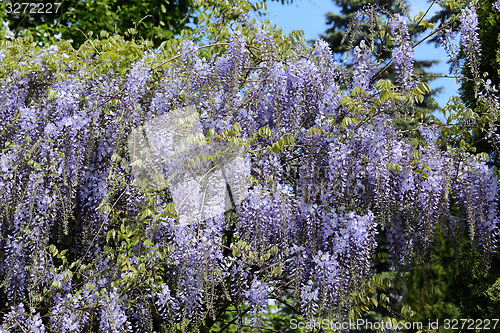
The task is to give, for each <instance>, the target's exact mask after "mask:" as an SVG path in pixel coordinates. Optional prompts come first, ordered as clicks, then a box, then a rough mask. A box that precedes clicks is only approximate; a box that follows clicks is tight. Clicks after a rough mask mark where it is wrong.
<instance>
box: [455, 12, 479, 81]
mask: <svg viewBox="0 0 500 333" xmlns="http://www.w3.org/2000/svg"><path fill="white" fill-rule="evenodd" d="M478 29H479V21H478V18H477V13H476V7H475V6H474V5H472V4H470V5H469V6H467V7H466V8H464V9H463V10H462V13H461V15H460V36H461V43H460V44H461V45H462V47H463V50H464V52H465V55H466V57H467V61H468V66H469V68H470V70H471V72H472V75H473V76H474V79H476V80H478V79H479V75H480V73H479V62H480V61H481V43H480V42H479V37H478V33H477V30H478Z"/></svg>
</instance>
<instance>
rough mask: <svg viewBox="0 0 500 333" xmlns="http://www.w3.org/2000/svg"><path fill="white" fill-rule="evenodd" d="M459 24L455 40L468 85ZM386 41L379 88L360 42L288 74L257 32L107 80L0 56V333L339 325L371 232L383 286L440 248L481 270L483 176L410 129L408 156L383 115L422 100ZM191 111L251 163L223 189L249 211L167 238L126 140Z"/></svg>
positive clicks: (45, 52)
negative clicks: (449, 242)
mask: <svg viewBox="0 0 500 333" xmlns="http://www.w3.org/2000/svg"><path fill="white" fill-rule="evenodd" d="M473 10H474V7H473V6H470V7H467V8H466V9H465V10H464V12H463V24H462V34H463V37H462V38H463V39H464V43H465V51H466V52H467V53H468V54H471V57H473V58H471V60H470V61H471V63H472V66H473V67H474V66H475V65H474V64H475V60H474V59H477V57H478V56H479V50H480V49H479V48H478V47H477V46H474V45H476V43H477V40H476V39H475V37H474V36H475V35H474V34H475V32H476V28H475V27H476V25H475V23H474V22H475V21H471V20H469V19H468V18H471V17H473V16H471V14H470V12H471V11H473ZM389 26H390V31H391V34H393V35H394V36H395V39H394V40H395V41H396V42H397V45H396V46H395V49H394V51H393V59H392V62H393V65H394V67H395V69H396V73H397V78H398V80H397V82H395V83H390V82H389V81H387V80H379V81H378V82H377V83H376V84H375V85H371V84H370V81H371V80H372V79H373V77H374V75H375V73H376V71H377V69H378V67H377V66H378V64H376V62H375V61H374V60H373V59H372V56H371V53H370V51H369V50H368V49H367V47H366V45H364V43H363V44H361V45H359V46H357V47H356V48H355V49H354V60H353V73H354V75H352V76H349V75H346V70H345V68H344V67H343V65H341V64H338V63H336V62H334V61H333V60H332V57H331V52H330V50H329V48H328V46H327V44H326V43H325V42H323V41H318V42H316V43H315V44H314V46H313V47H312V48H307V47H305V46H300V45H297V46H296V47H294V49H293V50H292V51H291V53H290V54H289V55H287V57H285V58H283V57H282V55H281V54H280V53H279V48H278V47H277V46H276V45H275V44H276V41H275V40H274V39H273V37H272V36H271V34H270V32H269V31H266V30H264V29H260V28H259V29H256V31H255V32H254V34H255V36H254V37H255V38H251V37H250V36H246V35H245V34H243V33H241V32H240V31H236V32H234V33H233V34H232V35H231V36H230V38H229V39H228V41H227V42H218V43H216V44H214V45H212V46H210V47H206V46H205V47H201V46H200V45H197V44H196V43H194V42H193V41H191V40H189V39H187V40H184V41H183V42H182V44H181V45H180V48H179V51H178V54H177V55H175V56H173V57H172V58H169V59H167V60H166V61H165V59H163V58H162V57H161V54H159V53H158V52H156V53H155V52H150V50H146V51H145V52H144V53H142V51H141V54H140V55H136V56H135V58H134V60H133V61H130V60H127V59H122V58H118V59H116V60H115V61H114V62H111V63H106V62H105V61H103V60H102V59H100V58H99V54H97V53H93V51H90V54H82V52H80V53H79V52H77V51H74V50H70V49H69V48H67V47H65V46H64V45H63V44H61V45H62V46H59V47H58V46H51V47H49V48H45V49H41V50H40V49H37V50H36V51H33V52H34V54H31V55H30V56H28V57H24V58H23V60H22V61H20V62H18V61H13V60H12V59H14V58H15V57H16V54H14V52H15V51H12V49H9V48H5V49H2V50H1V51H0V56H1V58H0V73H1V75H0V105H1V108H0V114H1V118H2V119H3V120H4V121H3V122H1V123H0V142H1V144H2V145H1V149H2V152H1V156H0V235H1V237H0V283H1V284H0V286H1V290H0V304H4V305H2V306H0V315H1V319H0V323H1V326H0V331H1V332H12V333H13V332H28V331H29V332H153V331H158V330H162V331H176V330H177V331H178V330H180V331H183V332H186V331H192V332H197V331H207V332H208V330H209V329H210V328H211V327H214V325H215V324H216V322H217V321H218V320H219V319H220V318H219V317H218V316H220V315H221V314H223V313H225V312H226V310H228V309H229V308H232V309H234V313H236V319H238V320H236V321H235V323H236V324H237V325H239V327H240V328H241V327H242V326H243V325H245V324H248V325H251V326H252V327H253V328H254V329H256V330H258V329H259V327H260V326H261V325H262V321H263V320H262V319H263V313H264V312H265V311H266V309H267V306H268V301H269V300H270V299H274V300H278V301H283V303H284V304H285V305H287V302H286V301H285V300H283V295H288V296H290V295H291V297H292V298H293V299H294V300H295V302H294V303H293V304H288V305H289V306H290V307H291V308H292V309H293V310H294V311H296V312H298V313H297V314H299V315H301V316H303V317H304V318H311V319H315V318H316V319H317V318H337V319H338V318H340V317H342V316H345V315H346V313H347V312H348V310H349V302H348V300H349V297H350V295H351V294H352V293H354V292H356V291H358V290H360V288H362V284H363V282H364V281H366V279H367V278H369V277H370V275H371V274H372V272H371V260H372V256H373V253H374V251H375V249H376V247H377V241H376V237H377V235H378V234H379V233H381V232H384V233H385V234H386V238H387V242H388V246H389V256H390V259H391V265H392V268H393V269H395V270H398V271H405V270H408V269H411V265H412V264H413V263H414V262H415V260H418V259H419V258H420V259H422V258H426V256H427V255H429V249H430V247H432V244H433V242H434V241H435V240H436V239H437V237H438V236H439V235H445V236H448V237H452V238H453V239H455V240H457V241H460V240H463V239H465V238H470V239H472V240H473V242H474V244H476V246H478V247H479V248H480V249H481V250H482V251H483V253H484V254H485V256H488V255H490V254H491V253H492V252H493V251H495V248H496V238H497V224H498V210H497V202H498V181H497V178H496V177H495V176H494V174H493V173H492V171H491V170H490V169H489V168H488V167H487V165H486V163H485V162H484V161H483V160H480V159H478V158H476V157H474V156H471V155H468V154H465V153H463V152H461V151H456V150H452V149H450V150H447V151H444V150H442V149H440V147H439V145H438V142H437V141H436V140H434V139H432V138H431V135H430V134H429V133H425V130H421V131H422V133H423V134H425V135H424V136H426V137H428V139H427V140H426V142H425V143H420V144H416V143H415V142H414V141H413V140H412V137H411V136H407V135H403V134H401V133H400V132H398V130H397V129H396V127H395V125H394V123H395V119H396V118H397V113H398V112H397V111H401V110H403V111H404V110H406V109H412V108H414V103H415V99H414V98H412V97H411V96H413V95H415V94H418V93H419V91H421V89H420V90H419V89H416V90H415V87H417V86H418V82H417V81H416V79H415V78H414V76H413V75H412V72H413V50H412V48H411V47H410V44H409V35H408V29H407V26H406V22H405V21H404V19H403V18H401V17H399V16H398V17H395V18H393V19H391V21H390V22H389ZM113 38H114V37H113ZM115 41H116V39H115ZM124 43H125V42H124ZM84 47H85V46H84ZM95 47H96V46H94V45H92V48H95ZM97 47H98V46H97ZM89 48H90V46H89ZM80 51H81V50H80ZM104 51H105V50H103V53H104ZM103 63H104V64H105V65H103ZM120 66H122V67H120ZM124 68H125V70H123V69H124ZM346 87H347V88H346ZM419 87H420V86H419ZM409 96H410V97H409ZM190 106H194V108H195V109H196V110H197V113H198V115H199V120H200V123H201V126H202V130H203V131H202V132H203V136H204V138H205V139H206V141H208V142H219V143H224V144H226V145H230V146H231V147H233V148H234V147H236V148H237V150H238V151H239V152H240V153H241V154H242V156H244V157H245V158H246V159H247V161H249V162H248V163H249V164H248V165H247V166H248V170H247V171H248V174H245V177H239V178H238V177H235V178H234V177H233V178H234V179H237V183H238V185H239V186H242V187H244V188H246V189H247V190H248V195H247V196H246V197H245V198H244V199H243V201H242V202H241V204H239V205H237V206H235V207H233V208H232V209H231V210H229V211H226V212H224V213H220V212H219V213H217V214H215V216H214V217H211V218H209V219H206V220H203V221H201V222H198V223H194V224H189V225H179V223H178V222H179V221H178V220H177V216H176V213H175V203H174V202H173V199H172V198H173V193H172V189H169V188H168V187H167V188H163V189H154V190H147V189H146V190H145V189H144V188H143V187H141V186H139V185H138V184H137V181H136V180H135V179H134V177H133V168H134V165H133V164H132V163H131V157H130V156H131V154H130V152H129V149H128V145H127V138H128V137H129V136H130V134H131V132H132V130H133V129H134V128H137V127H138V126H141V125H143V124H144V123H146V122H147V121H150V120H152V119H155V118H157V117H161V116H163V115H165V114H169V113H171V112H173V111H174V110H176V109H180V108H185V107H190ZM492 112H493V111H492ZM494 112H498V110H494ZM399 113H404V112H399ZM415 131H418V129H416V130H415ZM162 135H163V134H162ZM162 135H160V137H161V138H166V137H167V136H168V134H165V135H164V136H162ZM165 140H166V139H165ZM206 163H208V162H206ZM235 172H236V171H235ZM223 190H224V188H222V189H220V191H223ZM213 195H214V196H215V195H216V194H213ZM209 199H210V198H208V199H207V200H209ZM245 315H247V316H248V318H250V320H249V321H247V322H244V320H243V318H244V317H245ZM218 327H219V328H220V327H221V326H218Z"/></svg>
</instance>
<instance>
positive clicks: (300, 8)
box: [266, 0, 458, 106]
mask: <svg viewBox="0 0 500 333" xmlns="http://www.w3.org/2000/svg"><path fill="white" fill-rule="evenodd" d="M407 2H408V3H409V4H410V15H411V16H414V15H416V14H418V13H419V12H420V11H422V12H425V11H426V10H427V8H428V3H427V1H426V0H412V1H407ZM434 6H435V7H436V9H438V7H437V5H434ZM434 11H435V9H434V8H431V10H430V11H429V14H428V17H430V15H432V13H434ZM267 12H268V13H269V15H268V16H267V17H266V18H267V19H269V20H270V21H271V22H272V23H273V24H276V25H277V26H278V27H281V28H282V29H283V32H284V33H289V32H290V31H292V30H303V31H304V34H305V38H306V40H315V39H318V38H319V35H320V34H321V33H323V32H325V31H326V29H327V28H328V27H327V25H326V24H325V23H326V17H325V14H326V13H327V12H338V10H337V7H336V6H335V4H334V3H333V1H331V0H294V1H293V3H292V4H290V5H286V4H285V5H282V4H281V1H278V2H276V1H268V2H267ZM415 59H417V60H440V61H441V63H440V64H438V65H436V66H434V67H433V68H432V69H431V70H430V71H431V72H434V73H442V74H448V65H447V64H446V61H447V56H446V53H445V51H444V49H436V48H434V46H432V45H428V44H425V42H424V43H422V44H420V45H419V46H417V48H416V49H415ZM430 86H431V88H436V87H443V92H442V93H441V94H440V95H438V96H437V97H436V100H437V101H438V103H439V105H440V106H444V105H445V104H446V102H447V101H448V99H449V98H450V96H452V95H456V94H457V89H458V85H457V84H456V81H455V79H450V78H438V79H436V80H434V81H433V82H432V83H430Z"/></svg>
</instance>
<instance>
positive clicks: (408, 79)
mask: <svg viewBox="0 0 500 333" xmlns="http://www.w3.org/2000/svg"><path fill="white" fill-rule="evenodd" d="M389 28H390V31H391V35H392V36H394V37H393V41H394V44H395V45H396V47H395V49H394V51H393V52H392V64H393V66H394V69H395V70H396V74H397V78H398V83H399V84H400V85H401V86H402V87H403V89H404V90H407V91H408V90H411V88H412V87H413V80H412V75H413V48H412V47H411V45H410V34H409V33H408V26H407V25H406V21H405V20H404V19H403V17H401V16H400V15H399V14H396V16H395V17H394V18H391V19H390V20H389Z"/></svg>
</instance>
